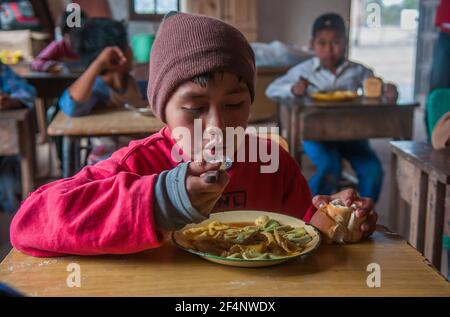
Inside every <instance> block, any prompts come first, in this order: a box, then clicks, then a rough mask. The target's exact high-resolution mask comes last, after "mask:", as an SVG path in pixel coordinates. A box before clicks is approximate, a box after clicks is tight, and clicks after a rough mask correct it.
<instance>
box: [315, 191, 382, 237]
mask: <svg viewBox="0 0 450 317" xmlns="http://www.w3.org/2000/svg"><path fill="white" fill-rule="evenodd" d="M335 199H340V200H341V201H343V202H344V203H345V205H346V206H351V205H352V204H355V205H356V207H357V209H356V216H357V217H358V218H362V217H364V216H367V220H366V221H365V222H363V223H362V224H361V231H362V232H363V236H364V237H368V236H370V235H371V234H372V233H373V232H374V231H375V228H376V225H377V219H378V215H377V213H376V212H375V211H374V210H373V208H374V203H373V201H372V199H370V198H363V197H359V196H358V194H357V192H356V190H354V189H352V188H349V189H345V190H343V191H341V192H339V193H336V194H334V195H331V196H325V195H317V196H314V198H313V200H312V203H313V205H314V207H316V208H320V207H321V206H323V205H324V204H325V205H326V204H328V203H329V202H331V201H333V200H335Z"/></svg>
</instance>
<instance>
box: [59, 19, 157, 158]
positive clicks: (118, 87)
mask: <svg viewBox="0 0 450 317" xmlns="http://www.w3.org/2000/svg"><path fill="white" fill-rule="evenodd" d="M78 35H79V36H78V40H77V42H76V51H77V53H78V54H79V56H80V58H81V61H82V63H83V64H84V65H85V66H86V71H85V72H84V73H83V74H82V75H81V76H80V78H78V80H77V81H75V82H74V83H73V84H72V85H71V86H70V87H69V88H68V89H67V90H66V91H64V93H63V95H62V97H61V98H60V100H59V107H60V108H61V110H62V111H63V112H64V113H65V114H67V115H68V116H74V117H76V116H83V115H87V114H89V113H90V112H91V110H92V109H94V108H95V107H102V106H114V107H122V106H123V105H124V104H125V103H128V104H131V105H133V106H136V107H146V106H147V105H148V103H147V100H146V99H145V97H144V96H143V95H142V93H141V90H140V88H139V86H138V84H137V82H136V80H135V79H134V78H133V77H132V76H131V74H130V72H131V70H132V66H133V54H132V52H131V48H130V47H129V45H128V35H127V30H126V28H125V26H124V25H123V24H122V23H121V22H118V21H114V20H110V19H105V18H92V19H89V20H88V21H87V22H86V24H85V26H84V27H83V28H82V29H81V30H79V31H78ZM91 141H92V143H93V145H94V148H93V150H92V152H91V154H90V155H89V158H88V163H89V164H95V163H96V162H98V161H100V160H103V159H105V158H107V157H109V156H110V155H111V154H112V152H113V151H115V150H116V149H117V148H118V146H119V145H118V141H116V140H115V139H112V138H93V139H91ZM128 141H129V140H127V143H128Z"/></svg>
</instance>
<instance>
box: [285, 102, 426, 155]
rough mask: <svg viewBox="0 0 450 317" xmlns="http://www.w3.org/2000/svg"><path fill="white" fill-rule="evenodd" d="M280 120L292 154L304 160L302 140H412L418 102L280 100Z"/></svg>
mask: <svg viewBox="0 0 450 317" xmlns="http://www.w3.org/2000/svg"><path fill="white" fill-rule="evenodd" d="M277 105H278V123H279V126H280V129H281V135H282V136H283V137H284V138H286V139H287V140H288V142H289V148H290V149H291V153H292V155H293V156H294V157H295V158H296V159H297V160H298V161H299V162H301V148H300V146H301V141H302V140H313V141H348V140H360V139H369V138H393V139H403V140H405V139H406V140H409V139H411V138H412V133H413V118H414V109H415V108H416V107H418V106H419V104H418V103H417V102H401V101H400V102H388V101H385V100H379V99H367V98H358V99H356V100H354V101H346V102H316V101H313V100H312V99H310V98H308V97H305V98H290V99H279V100H278V101H277Z"/></svg>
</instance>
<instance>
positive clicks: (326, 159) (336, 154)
mask: <svg viewBox="0 0 450 317" xmlns="http://www.w3.org/2000/svg"><path fill="white" fill-rule="evenodd" d="M303 148H304V151H305V153H306V155H307V156H308V157H309V158H310V159H311V161H312V162H313V164H314V165H315V166H316V169H317V170H316V173H315V174H314V175H313V176H312V177H311V178H310V179H309V181H308V183H309V187H310V188H311V192H312V194H313V195H331V194H333V193H335V192H336V191H337V190H338V185H339V180H340V179H341V174H342V166H341V160H342V158H345V159H346V160H348V161H349V162H350V164H351V166H352V168H353V170H354V171H355V172H356V175H357V177H358V192H359V194H360V195H361V196H362V197H370V198H372V199H373V200H374V201H375V202H376V201H377V200H378V197H379V195H380V191H381V185H382V183H383V169H382V167H381V162H380V160H379V159H378V157H377V156H376V154H375V152H374V151H373V150H372V149H371V147H370V145H369V141H368V140H358V141H344V142H315V141H304V142H303Z"/></svg>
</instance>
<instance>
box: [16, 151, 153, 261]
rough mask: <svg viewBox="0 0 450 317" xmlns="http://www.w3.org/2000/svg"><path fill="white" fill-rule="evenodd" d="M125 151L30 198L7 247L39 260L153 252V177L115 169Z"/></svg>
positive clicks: (43, 189)
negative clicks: (149, 250)
mask: <svg viewBox="0 0 450 317" xmlns="http://www.w3.org/2000/svg"><path fill="white" fill-rule="evenodd" d="M126 150H127V148H125V149H123V150H120V151H118V152H116V153H115V154H114V155H113V157H111V158H110V159H108V160H106V161H103V162H101V163H99V164H97V165H95V166H88V167H85V168H84V169H83V170H82V171H81V172H80V173H78V174H77V175H75V176H73V177H70V178H67V179H62V180H58V181H56V182H53V183H50V184H47V185H44V186H42V187H41V188H39V189H38V190H36V191H35V192H33V193H32V194H31V195H30V196H29V197H28V198H27V199H26V200H25V201H24V202H23V203H22V205H21V207H20V209H19V211H18V212H17V214H16V216H15V217H14V219H13V222H12V224H11V242H12V244H13V246H14V247H15V248H16V249H18V250H20V251H23V252H25V253H27V254H30V255H33V256H41V257H48V256H61V255H65V254H79V255H94V254H105V253H110V254H125V253H133V252H139V251H142V250H145V249H150V248H154V247H157V246H159V245H160V242H161V241H160V240H161V237H160V235H159V234H158V231H157V229H156V226H155V223H154V220H153V218H154V217H153V207H152V206H153V204H154V194H153V189H154V183H155V180H156V178H157V175H156V174H152V175H145V176H141V175H138V174H136V173H133V172H131V171H129V170H127V169H126V168H125V167H124V166H123V165H122V164H121V163H120V162H121V156H124V155H125V153H126V152H124V151H126Z"/></svg>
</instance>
